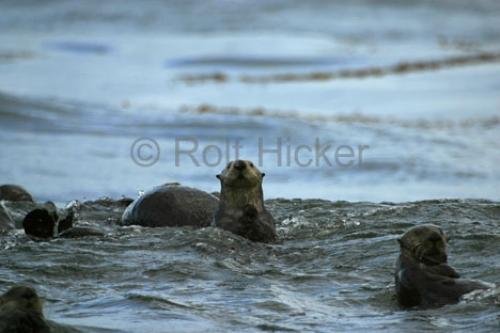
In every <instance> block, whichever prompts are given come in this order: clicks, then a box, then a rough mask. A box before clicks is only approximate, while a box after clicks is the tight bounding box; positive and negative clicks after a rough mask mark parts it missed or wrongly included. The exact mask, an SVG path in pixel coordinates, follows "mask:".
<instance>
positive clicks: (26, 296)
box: [0, 286, 43, 315]
mask: <svg viewBox="0 0 500 333" xmlns="http://www.w3.org/2000/svg"><path fill="white" fill-rule="evenodd" d="M0 308H10V309H16V310H23V311H35V312H36V313H38V314H40V315H43V310H42V301H41V300H40V298H39V297H38V295H37V293H36V291H35V289H33V288H31V287H26V286H15V287H12V288H10V289H9V290H7V292H6V293H5V294H3V295H2V296H0Z"/></svg>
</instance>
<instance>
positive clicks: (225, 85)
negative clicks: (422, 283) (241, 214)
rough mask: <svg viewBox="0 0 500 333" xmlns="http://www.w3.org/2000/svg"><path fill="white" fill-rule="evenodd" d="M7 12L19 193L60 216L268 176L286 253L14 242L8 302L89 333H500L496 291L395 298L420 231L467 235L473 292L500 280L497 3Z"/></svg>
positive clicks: (4, 137) (2, 92)
mask: <svg viewBox="0 0 500 333" xmlns="http://www.w3.org/2000/svg"><path fill="white" fill-rule="evenodd" d="M0 12H1V13H2V14H1V15H0V142H1V143H2V145H1V148H0V183H2V184H3V183H14V184H20V185H22V186H24V187H25V188H27V189H28V190H29V191H30V192H31V193H32V194H33V196H34V197H35V198H36V199H37V200H38V201H46V200H52V201H55V202H56V203H57V204H58V205H60V206H63V205H65V204H67V203H68V202H70V201H72V200H80V201H84V200H94V199H97V198H99V197H103V196H109V197H112V198H120V197H121V196H130V197H136V196H137V194H138V193H139V192H140V191H143V190H147V189H150V188H151V187H153V186H156V185H158V184H162V183H166V182H180V183H182V184H185V185H189V186H193V187H197V188H200V189H203V190H206V191H217V190H219V183H218V180H217V179H216V178H215V175H216V174H217V173H218V172H219V171H220V170H221V169H222V168H223V167H224V166H225V163H226V161H228V160H231V159H234V158H236V157H241V158H244V159H251V160H253V161H254V162H255V163H256V164H258V165H259V168H260V169H261V170H262V171H264V172H265V173H266V177H265V181H264V192H265V196H266V198H268V199H271V201H269V202H268V205H269V207H270V209H271V210H272V212H273V213H274V215H275V216H276V219H277V222H278V229H279V230H280V235H281V237H282V239H283V240H284V242H283V244H280V245H273V246H268V245H262V244H252V243H249V242H246V241H244V240H242V239H239V238H237V237H234V236H231V235H229V234H226V233H224V232H221V231H218V230H213V229H210V228H208V229H205V230H197V231H193V230H189V229H186V230H184V229H166V230H160V229H158V230H150V229H141V228H131V229H129V228H125V229H121V228H118V227H112V226H108V225H106V227H107V228H108V227H109V230H108V231H109V235H108V236H107V237H105V238H103V239H84V240H77V241H63V240H56V241H52V242H48V243H33V242H30V241H27V239H26V238H25V237H24V236H23V235H22V233H15V234H13V235H10V236H6V237H4V238H2V239H1V244H2V249H3V250H2V256H1V258H2V259H1V260H2V265H1V268H0V272H1V274H0V287H2V289H1V290H2V291H3V290H4V289H5V288H7V286H10V285H12V284H14V283H19V282H25V283H30V284H34V285H35V286H36V287H37V289H38V290H39V292H40V293H41V294H42V295H43V297H44V298H45V299H46V310H47V316H48V317H49V318H51V319H54V320H56V321H59V322H63V323H68V324H72V325H77V326H79V327H85V328H84V329H86V330H90V331H92V330H97V331H105V329H110V330H117V331H125V332H137V331H146V330H147V331H152V332H156V331H158V332H163V331H176V332H177V331H189V332H197V331H214V332H217V331H252V332H253V331H263V330H264V331H266V330H268V331H285V330H295V331H300V332H330V331H361V330H363V331H366V330H372V331H382V330H384V331H387V330H388V331H401V330H403V329H404V330H410V331H411V330H415V331H416V330H429V331H450V330H452V331H464V330H470V329H471V328H474V329H477V330H478V331H495V330H497V329H498V327H499V326H500V324H499V311H498V296H497V293H496V292H494V291H493V292H492V294H491V295H490V296H488V295H486V296H485V295H483V296H481V297H478V299H474V300H469V301H467V302H464V303H463V304H459V305H455V306H450V307H445V308H443V309H441V310H428V311H410V312H407V311H400V310H399V309H398V308H397V306H396V305H395V302H394V299H393V291H392V290H393V285H392V270H393V263H394V261H395V259H396V256H397V243H396V242H395V239H396V238H397V236H398V235H400V234H401V233H403V232H404V231H405V230H406V229H407V228H409V227H411V226H412V225H415V224H419V223H422V222H432V223H436V224H440V225H442V226H443V228H444V229H445V230H446V231H448V232H449V233H451V235H452V237H453V238H456V239H457V242H456V243H455V242H452V243H451V244H450V250H451V253H452V256H451V262H452V264H453V265H454V266H456V267H457V269H458V270H459V271H463V273H464V275H465V276H467V277H471V278H479V279H482V280H485V281H488V282H492V283H498V262H499V261H498V248H496V247H497V243H498V237H499V233H498V223H499V221H500V212H499V210H498V201H499V200H500V191H499V188H500V168H499V167H498V165H500V154H499V151H500V113H499V109H500V94H499V93H498V92H499V91H500V55H499V54H500V34H499V29H498V22H500V4H499V3H498V2H497V1H493V0H491V1H486V0H481V1H474V2H470V1H465V0H454V1H452V0H448V1H389V0H386V1H368V0H365V1H361V0H357V1H348V2H347V1H319V0H317V1H307V2H306V1H295V0H290V1H284V0H283V1H279V0H272V1H245V0H237V1H228V0H227V1H226V0H218V1H215V0H213V1H143V2H136V1H82V2H72V1H56V0H53V1H44V2H39V1H2V2H1V3H0ZM235 145H238V147H239V148H238V149H236V148H235ZM237 151H238V154H237ZM279 198H281V199H279ZM294 198H298V199H296V200H294ZM393 203H394V204H393ZM91 220H92V221H90V222H91V223H96V224H99V225H102V223H104V222H103V221H98V220H97V219H96V218H95V217H94V218H93V219H91ZM81 222H82V223H86V222H89V221H87V220H85V219H83V220H82V221H81ZM75 256H76V257H78V260H73V259H74V257H75ZM34 258H37V260H33V259H34ZM38 259H40V260H38ZM4 287H5V288H4ZM495 297H496V298H495ZM168 325H170V326H168Z"/></svg>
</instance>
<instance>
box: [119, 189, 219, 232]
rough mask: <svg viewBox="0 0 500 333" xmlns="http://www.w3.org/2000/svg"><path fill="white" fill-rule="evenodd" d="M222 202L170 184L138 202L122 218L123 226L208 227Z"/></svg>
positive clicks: (139, 199)
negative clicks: (219, 203)
mask: <svg viewBox="0 0 500 333" xmlns="http://www.w3.org/2000/svg"><path fill="white" fill-rule="evenodd" d="M218 202H219V200H218V199H217V198H216V197H215V196H213V195H211V194H209V193H206V192H204V191H201V190H198V189H195V188H191V187H187V186H181V185H179V184H178V183H169V184H165V185H161V186H158V187H156V188H153V189H152V190H150V191H148V192H146V193H145V194H143V195H142V196H140V197H139V198H137V199H135V200H134V201H133V202H132V203H131V204H130V205H129V206H128V207H127V209H125V211H124V212H123V215H122V220H121V224H122V225H141V226H144V227H182V226H192V227H198V228H202V227H207V226H209V225H210V223H211V222H212V220H213V215H214V212H215V209H216V208H217V205H218Z"/></svg>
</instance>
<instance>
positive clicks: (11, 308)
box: [0, 286, 50, 333]
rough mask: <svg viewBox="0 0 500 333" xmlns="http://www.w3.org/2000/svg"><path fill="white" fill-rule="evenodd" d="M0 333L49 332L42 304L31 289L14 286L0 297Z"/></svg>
mask: <svg viewBox="0 0 500 333" xmlns="http://www.w3.org/2000/svg"><path fill="white" fill-rule="evenodd" d="M0 332H1V333H4V332H17V333H35V332H36V333H48V332H50V327H49V326H48V324H47V322H46V321H45V319H44V316H43V310H42V302H41V300H40V298H39V297H38V295H37V294H36V292H35V290H34V289H33V288H30V287H25V286H16V287H12V288H11V289H9V290H8V291H7V292H6V293H5V294H3V295H2V296H0Z"/></svg>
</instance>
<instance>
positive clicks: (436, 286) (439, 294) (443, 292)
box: [395, 224, 489, 308]
mask: <svg viewBox="0 0 500 333" xmlns="http://www.w3.org/2000/svg"><path fill="white" fill-rule="evenodd" d="M398 241H399V244H400V248H401V252H400V255H399V258H398V260H397V262H396V272H395V280H396V294H397V299H398V302H399V304H400V305H401V306H403V307H405V308H408V307H413V306H421V307H438V306H442V305H445V304H453V303H457V302H459V301H460V297H461V296H462V295H464V294H466V293H469V292H471V291H473V290H476V289H487V288H488V287H489V286H487V285H486V284H484V283H481V282H479V281H472V280H465V279H460V275H459V274H458V273H457V272H456V271H455V270H454V269H453V268H452V267H451V266H449V265H448V264H447V261H448V256H447V254H446V247H447V241H446V237H445V235H444V233H443V231H442V230H441V228H439V227H438V226H436V225H433V224H423V225H419V226H416V227H413V228H411V229H410V230H408V231H407V232H406V233H405V234H404V235H403V237H401V238H400V239H399V240H398Z"/></svg>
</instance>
